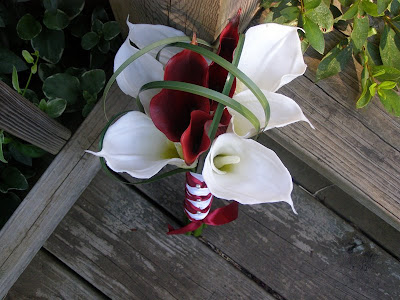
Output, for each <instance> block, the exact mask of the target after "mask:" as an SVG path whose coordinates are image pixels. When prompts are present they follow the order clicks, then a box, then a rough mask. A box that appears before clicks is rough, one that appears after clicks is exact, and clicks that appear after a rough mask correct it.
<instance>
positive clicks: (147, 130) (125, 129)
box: [87, 111, 192, 178]
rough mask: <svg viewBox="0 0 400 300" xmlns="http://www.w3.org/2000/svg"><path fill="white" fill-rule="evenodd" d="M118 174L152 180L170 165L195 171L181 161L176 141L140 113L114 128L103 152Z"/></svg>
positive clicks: (122, 118) (120, 121)
mask: <svg viewBox="0 0 400 300" xmlns="http://www.w3.org/2000/svg"><path fill="white" fill-rule="evenodd" d="M87 152H89V153H91V154H94V155H96V156H100V157H104V158H105V160H106V163H107V165H108V166H109V167H110V168H111V169H112V170H113V171H115V172H126V173H128V174H129V175H131V176H133V177H136V178H150V177H152V176H154V175H155V174H157V173H158V172H159V171H160V170H161V169H162V168H163V167H164V166H166V165H167V164H170V165H174V166H178V167H180V168H191V167H192V166H187V165H186V164H185V162H184V160H183V159H181V158H180V155H179V154H178V151H177V149H176V148H175V145H174V143H173V142H171V141H170V140H168V139H167V137H166V136H165V135H164V134H163V133H162V132H161V131H159V130H158V129H157V128H156V127H155V126H154V124H153V122H152V121H151V119H150V118H149V117H148V116H147V115H145V114H143V113H141V112H138V111H132V112H128V113H127V114H125V115H124V116H122V117H121V118H119V119H118V120H117V121H116V122H115V123H114V124H113V125H111V126H110V127H109V128H108V130H107V132H106V134H105V136H104V140H103V149H102V150H101V151H100V152H92V151H87Z"/></svg>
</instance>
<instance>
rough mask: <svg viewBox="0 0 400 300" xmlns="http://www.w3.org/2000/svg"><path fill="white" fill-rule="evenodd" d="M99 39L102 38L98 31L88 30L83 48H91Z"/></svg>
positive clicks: (83, 40) (83, 41)
mask: <svg viewBox="0 0 400 300" xmlns="http://www.w3.org/2000/svg"><path fill="white" fill-rule="evenodd" d="M99 40H100V38H99V36H98V34H97V33H96V32H93V31H91V32H88V33H86V34H85V35H84V36H83V37H82V41H81V45H82V48H83V49H85V50H90V49H92V48H93V47H94V46H96V45H97V44H98V42H99Z"/></svg>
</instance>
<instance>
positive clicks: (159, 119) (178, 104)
mask: <svg viewBox="0 0 400 300" xmlns="http://www.w3.org/2000/svg"><path fill="white" fill-rule="evenodd" d="M240 13H241V10H239V11H238V14H237V15H236V16H235V17H234V18H232V19H231V20H230V22H229V24H228V25H227V26H226V27H225V29H224V30H223V31H222V33H221V36H220V45H219V48H218V52H217V53H218V54H219V55H220V56H222V57H223V58H225V59H226V60H228V61H230V62H232V59H233V52H234V50H235V48H236V46H237V43H238V40H239V34H238V26H239V20H240ZM192 43H193V44H196V37H195V35H194V37H193V41H192ZM227 75H228V71H226V70H225V69H224V68H222V67H220V66H219V65H217V64H215V63H212V64H211V65H210V66H208V64H207V62H206V60H205V59H204V58H203V57H202V56H201V55H200V54H197V53H195V52H192V51H190V50H183V51H182V52H180V53H178V54H176V55H175V56H173V57H172V58H171V59H170V60H169V61H168V63H167V65H166V67H165V73H164V80H173V81H181V82H187V83H193V84H197V85H200V86H204V87H210V88H211V89H213V90H216V91H219V92H222V90H223V87H224V84H225V81H226V77H227ZM235 88H236V82H235V81H234V83H233V85H232V89H231V93H230V96H232V95H233V93H234V91H235ZM216 104H217V103H214V102H213V101H211V103H210V101H209V100H208V99H207V98H204V97H201V96H197V95H193V94H190V93H186V92H181V91H174V90H167V89H163V90H162V91H161V92H160V93H158V94H157V95H156V96H154V97H153V99H152V100H151V102H150V117H151V119H152V120H153V123H154V125H155V126H156V127H157V128H158V129H159V130H160V131H161V132H163V133H164V134H165V135H166V136H167V138H168V139H169V140H171V141H173V142H181V144H182V151H183V157H184V160H185V162H186V164H188V165H190V164H192V163H193V162H194V161H195V160H196V159H197V158H198V157H199V155H200V154H201V153H203V152H205V151H206V150H207V149H208V148H209V147H210V144H211V142H210V139H209V137H208V135H207V130H208V128H209V126H210V124H211V120H212V115H211V112H214V111H215V109H216ZM211 105H213V107H211ZM230 119H231V116H230V114H229V112H228V111H227V110H226V109H225V110H224V113H223V116H222V119H221V122H220V126H219V128H218V131H217V134H221V133H223V132H225V131H226V128H227V125H228V123H229V121H230Z"/></svg>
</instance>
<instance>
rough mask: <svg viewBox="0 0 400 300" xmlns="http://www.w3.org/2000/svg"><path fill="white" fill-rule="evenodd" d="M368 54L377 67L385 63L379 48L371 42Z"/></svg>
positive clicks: (368, 44) (368, 45)
mask: <svg viewBox="0 0 400 300" xmlns="http://www.w3.org/2000/svg"><path fill="white" fill-rule="evenodd" d="M367 54H368V57H369V59H370V60H372V62H373V63H374V64H375V65H382V64H383V62H382V60H381V54H380V51H379V46H377V45H375V44H373V43H371V42H367Z"/></svg>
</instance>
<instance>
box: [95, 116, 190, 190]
mask: <svg viewBox="0 0 400 300" xmlns="http://www.w3.org/2000/svg"><path fill="white" fill-rule="evenodd" d="M130 111H131V110H128V111H124V112H121V113H119V114H116V115H115V116H113V117H112V118H111V120H110V121H108V123H107V125H106V126H105V127H104V129H103V131H102V133H101V135H100V141H99V151H101V149H103V142H104V137H105V135H106V132H107V130H108V128H109V127H110V126H111V125H112V124H113V123H114V121H115V120H117V119H118V118H119V117H121V116H123V115H125V114H126V113H128V112H130ZM100 164H101V166H102V168H103V170H104V171H105V172H106V174H107V175H108V176H110V177H111V178H113V179H114V180H117V181H119V182H122V183H124V184H129V185H136V184H143V183H150V182H154V181H157V180H160V179H163V178H165V177H169V176H172V175H175V174H178V173H183V172H190V171H194V170H193V169H179V168H178V169H174V170H171V171H168V172H165V173H163V174H160V175H156V176H153V177H151V178H149V179H143V180H138V181H135V182H129V181H125V180H122V179H120V178H119V176H118V175H116V174H115V173H114V172H113V171H112V170H110V168H109V167H108V166H107V164H106V160H105V159H104V157H100Z"/></svg>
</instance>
